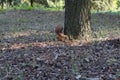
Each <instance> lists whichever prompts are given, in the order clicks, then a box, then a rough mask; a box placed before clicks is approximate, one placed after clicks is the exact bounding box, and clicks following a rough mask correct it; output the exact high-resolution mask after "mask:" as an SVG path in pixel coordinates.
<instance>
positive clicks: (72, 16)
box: [64, 0, 91, 40]
mask: <svg viewBox="0 0 120 80" xmlns="http://www.w3.org/2000/svg"><path fill="white" fill-rule="evenodd" d="M90 3H91V2H90V0H65V23H64V26H65V28H64V29H65V30H64V33H65V34H67V35H68V36H69V38H70V39H85V40H86V39H89V38H91V27H90V16H91V14H90V6H91V5H90Z"/></svg>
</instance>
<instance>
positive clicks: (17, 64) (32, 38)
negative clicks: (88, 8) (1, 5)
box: [0, 10, 120, 80]
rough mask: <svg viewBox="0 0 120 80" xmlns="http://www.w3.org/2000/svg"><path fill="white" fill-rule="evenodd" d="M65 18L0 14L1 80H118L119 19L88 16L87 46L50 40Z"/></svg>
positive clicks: (19, 12)
mask: <svg viewBox="0 0 120 80" xmlns="http://www.w3.org/2000/svg"><path fill="white" fill-rule="evenodd" d="M59 24H61V25H64V12H47V11H40V10H31V11H29V10H28V11H27V10H16V11H7V12H0V80H120V26H119V25H120V15H116V14H112V13H111V14H110V13H97V14H92V16H91V24H92V30H93V34H94V38H93V41H92V42H89V43H84V42H71V43H64V42H59V41H56V40H55V33H54V27H55V26H56V25H59Z"/></svg>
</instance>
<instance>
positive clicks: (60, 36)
mask: <svg viewBox="0 0 120 80" xmlns="http://www.w3.org/2000/svg"><path fill="white" fill-rule="evenodd" d="M63 29H64V28H63V26H61V25H57V26H56V27H55V33H56V35H57V37H56V39H57V40H58V41H63V42H65V40H66V39H68V36H67V35H65V34H64V33H63Z"/></svg>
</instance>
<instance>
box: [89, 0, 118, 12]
mask: <svg viewBox="0 0 120 80" xmlns="http://www.w3.org/2000/svg"><path fill="white" fill-rule="evenodd" d="M91 2H92V10H97V11H113V10H116V9H117V7H118V6H117V2H118V0H92V1H91Z"/></svg>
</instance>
